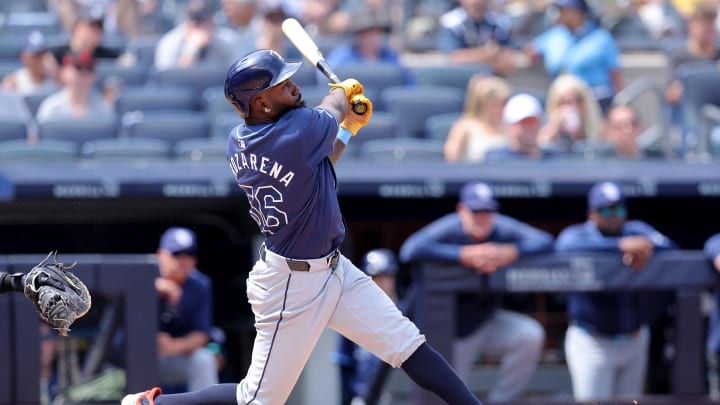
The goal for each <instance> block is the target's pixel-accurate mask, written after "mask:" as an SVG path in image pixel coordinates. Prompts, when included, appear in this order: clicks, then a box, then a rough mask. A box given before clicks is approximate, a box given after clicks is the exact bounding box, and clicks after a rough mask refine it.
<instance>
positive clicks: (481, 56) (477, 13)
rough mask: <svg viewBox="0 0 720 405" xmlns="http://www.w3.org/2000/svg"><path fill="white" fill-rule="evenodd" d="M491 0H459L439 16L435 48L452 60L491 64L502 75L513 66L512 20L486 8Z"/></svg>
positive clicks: (458, 62)
mask: <svg viewBox="0 0 720 405" xmlns="http://www.w3.org/2000/svg"><path fill="white" fill-rule="evenodd" d="M489 1H490V0H460V6H459V7H457V8H455V9H453V10H450V11H448V12H446V13H445V14H443V15H442V16H441V17H440V31H439V34H438V35H439V39H438V41H439V44H438V48H439V49H440V51H442V52H443V53H445V54H447V55H448V56H449V57H450V61H451V62H452V63H454V64H470V63H478V64H485V65H488V66H490V67H491V68H492V69H493V71H494V72H495V73H496V74H498V75H501V76H506V75H508V74H510V73H512V72H513V71H514V70H515V63H514V61H513V57H512V52H511V51H510V50H509V49H508V48H507V47H508V46H509V45H510V40H511V38H510V33H511V23H510V21H509V20H508V18H507V17H506V16H505V15H503V14H499V13H494V12H490V11H488V10H487V7H488V2H489Z"/></svg>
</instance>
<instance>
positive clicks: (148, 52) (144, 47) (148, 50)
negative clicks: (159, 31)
mask: <svg viewBox="0 0 720 405" xmlns="http://www.w3.org/2000/svg"><path fill="white" fill-rule="evenodd" d="M158 41H160V36H159V35H152V36H142V37H136V38H131V39H129V40H128V41H127V43H126V44H125V52H127V53H128V54H130V55H133V57H134V58H135V63H136V65H137V66H139V67H141V68H143V69H145V70H146V71H147V70H149V69H150V67H151V66H153V64H154V63H155V48H156V47H157V44H158Z"/></svg>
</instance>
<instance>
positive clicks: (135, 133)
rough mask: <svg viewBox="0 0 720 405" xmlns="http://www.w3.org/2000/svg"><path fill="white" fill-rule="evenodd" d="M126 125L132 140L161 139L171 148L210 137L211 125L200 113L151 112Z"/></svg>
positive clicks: (126, 130)
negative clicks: (196, 139)
mask: <svg viewBox="0 0 720 405" xmlns="http://www.w3.org/2000/svg"><path fill="white" fill-rule="evenodd" d="M124 125H126V127H125V128H124V130H125V134H127V136H129V137H131V138H151V139H160V140H165V141H168V142H170V144H171V146H175V143H176V142H177V141H179V140H182V139H189V138H201V137H210V123H209V121H208V119H207V116H206V115H205V113H203V112H199V111H149V112H146V113H141V114H138V115H137V117H136V119H135V120H133V122H128V123H126V124H125V123H124Z"/></svg>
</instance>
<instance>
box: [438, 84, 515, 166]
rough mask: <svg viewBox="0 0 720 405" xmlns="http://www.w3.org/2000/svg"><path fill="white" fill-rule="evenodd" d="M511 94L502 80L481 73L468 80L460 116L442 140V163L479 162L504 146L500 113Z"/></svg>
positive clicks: (507, 85)
mask: <svg viewBox="0 0 720 405" xmlns="http://www.w3.org/2000/svg"><path fill="white" fill-rule="evenodd" d="M510 94H511V90H510V84H509V83H508V82H507V80H505V79H502V78H500V77H496V76H485V75H482V74H476V75H474V76H473V77H471V78H470V80H469V81H468V87H467V91H466V93H465V106H464V111H463V114H462V116H461V117H460V118H459V119H458V120H457V121H455V123H454V124H453V126H452V127H451V128H450V132H449V133H448V137H447V140H445V147H444V152H445V160H447V161H449V162H459V161H465V162H479V161H482V160H483V159H484V158H485V152H487V151H488V150H489V149H492V148H498V147H501V146H504V145H505V144H506V143H507V139H506V138H505V132H504V130H505V128H504V126H503V119H502V116H503V115H502V113H503V107H504V106H505V103H507V100H508V98H509V97H510Z"/></svg>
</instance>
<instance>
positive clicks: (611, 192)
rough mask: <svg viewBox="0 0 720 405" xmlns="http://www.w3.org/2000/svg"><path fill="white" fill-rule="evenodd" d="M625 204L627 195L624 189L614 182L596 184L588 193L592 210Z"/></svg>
mask: <svg viewBox="0 0 720 405" xmlns="http://www.w3.org/2000/svg"><path fill="white" fill-rule="evenodd" d="M624 203H625V194H624V193H623V191H622V188H620V186H619V185H617V184H615V183H613V182H609V181H605V182H601V183H596V184H595V185H593V186H592V188H591V189H590V192H588V207H589V208H590V209H592V210H596V209H598V208H603V207H609V206H612V205H622V204H624Z"/></svg>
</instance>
